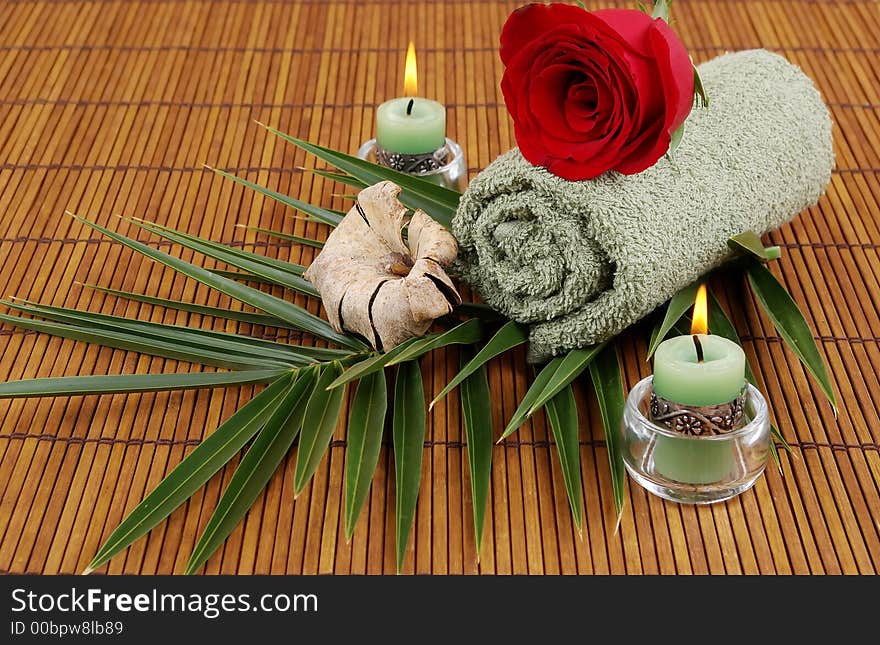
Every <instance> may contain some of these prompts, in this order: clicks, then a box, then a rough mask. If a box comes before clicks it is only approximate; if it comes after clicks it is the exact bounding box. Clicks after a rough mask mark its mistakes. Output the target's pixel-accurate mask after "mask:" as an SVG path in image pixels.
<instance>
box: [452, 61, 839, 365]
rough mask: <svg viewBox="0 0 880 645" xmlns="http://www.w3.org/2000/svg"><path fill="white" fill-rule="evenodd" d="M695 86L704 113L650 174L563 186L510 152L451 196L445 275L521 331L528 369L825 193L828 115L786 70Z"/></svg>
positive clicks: (638, 309)
mask: <svg viewBox="0 0 880 645" xmlns="http://www.w3.org/2000/svg"><path fill="white" fill-rule="evenodd" d="M700 76H701V77H702V79H703V83H704V85H705V87H706V90H707V92H708V95H709V99H710V101H711V104H710V107H709V108H708V109H705V110H704V109H699V108H695V109H694V110H693V112H692V113H691V115H690V117H688V120H687V122H686V125H685V132H684V138H683V139H682V142H681V145H680V146H679V147H678V148H677V149H676V150H675V151H674V152H673V153H672V155H671V157H667V158H663V159H661V160H660V161H659V162H658V163H657V164H656V165H654V166H653V167H651V168H649V169H648V170H645V171H644V172H642V173H640V174H637V175H630V176H624V175H621V174H618V173H616V172H608V173H605V174H604V175H602V176H600V177H597V178H596V179H592V180H588V181H580V182H570V181H566V180H564V179H560V178H559V177H556V176H554V175H552V174H550V173H548V172H547V171H546V170H544V169H543V168H539V167H536V166H533V165H531V164H530V163H529V162H527V161H526V160H525V159H524V158H523V157H522V155H521V154H520V152H519V150H517V149H513V150H511V151H510V152H508V153H506V154H504V155H502V156H501V157H499V158H498V159H496V160H495V161H494V162H493V163H492V164H491V165H490V166H489V167H487V168H486V169H485V170H484V171H483V172H482V173H481V174H480V175H479V176H478V177H476V178H475V179H474V180H473V181H472V182H471V184H470V186H469V187H468V189H467V191H466V192H465V194H464V196H463V197H462V200H461V205H460V207H459V209H458V212H457V213H456V215H455V218H454V220H453V223H452V230H453V233H454V234H455V236H456V238H457V239H458V243H459V249H460V250H459V266H458V267H457V268H458V270H459V271H460V273H461V274H462V276H463V277H464V278H465V279H466V280H467V282H468V283H469V284H470V285H472V286H473V287H475V288H476V289H477V290H478V291H479V293H480V294H481V295H482V296H483V298H484V299H485V300H486V302H487V303H488V304H490V305H491V306H492V307H494V308H495V309H497V310H498V311H501V312H503V313H504V314H506V315H507V316H509V317H510V318H512V319H514V320H517V321H519V322H522V323H526V324H528V325H529V326H530V339H529V340H530V343H529V360H530V361H532V362H541V361H544V360H547V359H548V358H550V357H551V356H554V355H557V354H560V353H563V352H565V351H567V350H569V349H573V348H576V347H585V346H588V345H592V344H594V343H597V342H601V341H603V340H605V339H607V338H609V337H611V336H613V335H615V334H617V333H619V332H621V331H622V330H623V329H625V328H626V327H628V326H629V325H631V324H632V323H634V322H635V321H637V320H639V319H640V318H642V317H643V316H645V315H646V314H648V313H649V312H651V311H652V310H653V309H655V308H656V307H657V306H659V305H660V304H661V303H663V302H664V301H665V300H667V299H668V298H670V297H671V296H672V295H673V294H675V293H676V292H677V291H678V290H680V289H682V288H683V287H685V286H687V285H688V284H690V283H692V282H693V281H694V280H696V279H697V278H698V277H699V276H700V275H702V274H704V273H705V272H706V271H708V270H710V269H712V268H714V267H715V266H717V265H719V264H720V263H721V262H723V261H724V260H725V258H726V257H727V256H728V248H727V240H728V239H729V238H730V237H731V236H733V235H737V234H739V233H742V232H744V231H747V230H753V231H756V232H757V233H765V232H766V231H769V230H771V229H773V228H776V227H778V226H780V225H781V224H783V223H785V222H787V221H789V220H790V219H791V218H793V217H794V216H795V215H796V214H797V213H798V212H800V211H801V210H803V209H804V208H806V207H808V206H810V205H812V204H815V203H816V200H818V198H819V197H820V196H821V195H822V193H823V192H824V190H825V187H826V185H827V184H828V181H829V179H830V177H831V169H832V167H833V165H834V153H833V150H832V144H831V119H830V118H829V115H828V109H827V108H826V106H825V104H824V103H823V102H822V98H821V97H820V96H819V92H818V91H817V90H816V88H815V87H814V85H813V83H812V81H811V80H810V79H809V78H808V77H807V76H805V75H804V73H803V72H802V71H801V70H800V69H799V68H798V67H796V66H794V65H791V64H790V63H788V62H787V61H786V60H785V59H784V58H782V57H781V56H777V55H776V54H772V53H770V52H768V51H765V50H751V51H742V52H737V53H732V54H725V55H723V56H720V57H718V58H715V59H713V60H711V61H709V62H707V63H704V64H703V65H701V66H700Z"/></svg>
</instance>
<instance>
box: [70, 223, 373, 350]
mask: <svg viewBox="0 0 880 645" xmlns="http://www.w3.org/2000/svg"><path fill="white" fill-rule="evenodd" d="M74 217H75V218H76V219H77V220H78V221H80V222H82V223H83V224H85V225H86V226H89V227H91V228H93V229H95V230H96V231H99V232H101V233H103V234H104V235H106V236H107V237H109V238H111V239H113V240H116V241H117V242H121V243H122V244H124V245H125V246H127V247H129V248H131V249H133V250H135V251H137V252H138V253H141V254H142V255H145V256H147V257H148V258H150V259H151V260H155V261H156V262H159V263H161V264H164V265H166V266H168V267H171V268H172V269H174V270H175V271H179V272H180V273H182V274H184V275H185V276H187V277H190V278H193V279H194V280H198V281H199V282H201V283H203V284H205V285H207V286H209V287H212V288H214V289H217V290H218V291H220V292H221V293H224V294H226V295H227V296H229V297H231V298H235V299H236V300H240V301H241V302H244V303H245V304H249V305H251V306H252V307H256V308H257V309H260V310H261V311H265V312H266V313H268V314H271V315H273V316H276V317H278V318H281V319H282V320H285V321H287V322H288V323H290V324H292V325H294V326H295V327H296V328H297V329H301V330H303V331H307V332H309V333H311V334H314V335H315V336H318V337H319V338H323V339H324V340H327V341H329V342H331V343H336V344H337V345H340V346H342V347H347V348H349V349H356V350H360V349H365V348H366V345H365V344H364V343H363V342H362V341H360V340H358V339H356V338H354V337H353V336H349V335H347V334H340V333H338V332H336V331H335V330H334V329H333V328H332V327H331V326H330V323H328V322H327V321H325V320H322V319H321V318H319V317H318V316H315V315H314V314H312V313H309V312H308V311H306V310H305V309H303V308H302V307H299V306H297V305H295V304H293V303H290V302H287V301H286V300H282V299H281V298H276V297H275V296H273V295H270V294H268V293H264V292H263V291H260V290H259V289H253V288H251V287H248V286H246V285H243V284H240V283H238V282H236V281H235V280H230V279H229V278H225V277H223V276H221V275H218V274H217V273H214V272H212V271H209V270H207V269H203V268H202V267H198V266H196V265H194V264H190V263H189V262H185V261H183V260H181V259H180V258H176V257H174V256H173V255H169V254H168V253H164V252H163V251H160V250H158V249H154V248H152V247H150V246H147V245H146V244H144V243H142V242H138V241H137V240H133V239H131V238H128V237H126V236H124V235H120V234H119V233H116V232H114V231H111V230H110V229H108V228H105V227H103V226H100V225H99V224H95V223H93V222H89V221H88V220H85V219H82V218H81V217H78V216H76V215H74Z"/></svg>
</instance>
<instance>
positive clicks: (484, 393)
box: [461, 350, 492, 558]
mask: <svg viewBox="0 0 880 645" xmlns="http://www.w3.org/2000/svg"><path fill="white" fill-rule="evenodd" d="M469 358H470V356H469V352H467V351H464V350H463V351H462V352H461V364H462V367H464V365H466V364H467V360H468V359H469ZM490 398H491V393H490V391H489V380H488V378H487V377H486V367H485V366H484V365H483V366H480V368H479V369H478V370H477V371H476V372H474V373H473V374H471V375H470V376H469V377H467V378H466V379H465V380H464V382H463V383H462V384H461V416H462V419H463V420H464V430H465V434H466V435H467V454H468V468H469V469H470V472H471V499H472V501H473V507H474V538H475V540H476V543H477V558H479V556H480V549H481V545H482V543H483V525H484V523H485V519H486V503H487V501H488V499H489V483H490V478H491V476H492V409H491V408H490V407H489V405H487V404H488V402H489V400H490Z"/></svg>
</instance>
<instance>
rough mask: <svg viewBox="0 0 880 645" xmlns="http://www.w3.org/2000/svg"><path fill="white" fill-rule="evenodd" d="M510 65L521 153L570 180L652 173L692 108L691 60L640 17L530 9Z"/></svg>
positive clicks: (504, 46)
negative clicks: (611, 173)
mask: <svg viewBox="0 0 880 645" xmlns="http://www.w3.org/2000/svg"><path fill="white" fill-rule="evenodd" d="M501 60H502V62H503V63H504V65H505V68H506V69H505V71H504V78H503V79H502V80H501V89H502V91H503V92H504V100H505V102H506V103H507V109H508V111H509V112H510V114H511V116H512V117H513V123H514V128H515V132H516V141H517V143H518V144H519V148H520V151H521V152H522V154H523V156H524V157H525V158H526V159H528V160H529V161H530V162H532V163H533V164H536V165H540V166H544V167H546V168H547V169H548V170H549V171H550V172H552V173H553V174H555V175H558V176H560V177H562V178H564V179H570V180H579V179H590V178H592V177H597V176H599V175H601V174H602V173H603V172H605V171H607V170H612V169H613V170H616V171H618V172H620V173H623V174H625V175H632V174H635V173H637V172H641V171H642V170H645V169H646V168H649V167H651V166H652V165H654V163H656V162H657V160H658V159H660V157H662V156H663V155H664V154H665V153H666V151H667V150H668V149H669V142H670V137H671V135H672V133H673V132H675V131H676V130H677V129H678V128H679V126H681V124H682V123H684V120H685V118H687V115H688V114H689V113H690V111H691V107H692V106H693V99H694V71H693V65H692V63H691V60H690V58H689V57H688V54H687V50H685V48H684V45H682V43H681V41H680V40H679V39H678V37H677V36H676V35H675V33H674V32H673V31H672V29H670V28H669V25H667V24H666V22H665V21H664V20H663V19H661V18H657V19H654V18H651V17H650V16H649V15H647V14H645V13H642V12H641V11H637V10H631V9H604V10H602V11H593V12H590V11H586V10H584V9H581V8H579V7H575V6H572V5H567V4H558V3H554V4H549V5H543V4H530V5H526V6H525V7H522V8H520V9H517V10H516V11H514V12H513V13H512V14H511V15H510V17H509V18H508V19H507V22H506V23H505V25H504V29H503V31H502V32H501Z"/></svg>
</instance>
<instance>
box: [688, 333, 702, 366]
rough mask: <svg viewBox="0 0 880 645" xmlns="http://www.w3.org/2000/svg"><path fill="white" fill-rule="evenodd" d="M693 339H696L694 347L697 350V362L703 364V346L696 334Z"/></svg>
mask: <svg viewBox="0 0 880 645" xmlns="http://www.w3.org/2000/svg"><path fill="white" fill-rule="evenodd" d="M691 338H693V339H694V347H696V348H697V362H698V363H702V362H703V345H702V344H701V343H700V339H699V337H698V336H697V335H696V334H694V335H693V336H691Z"/></svg>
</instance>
